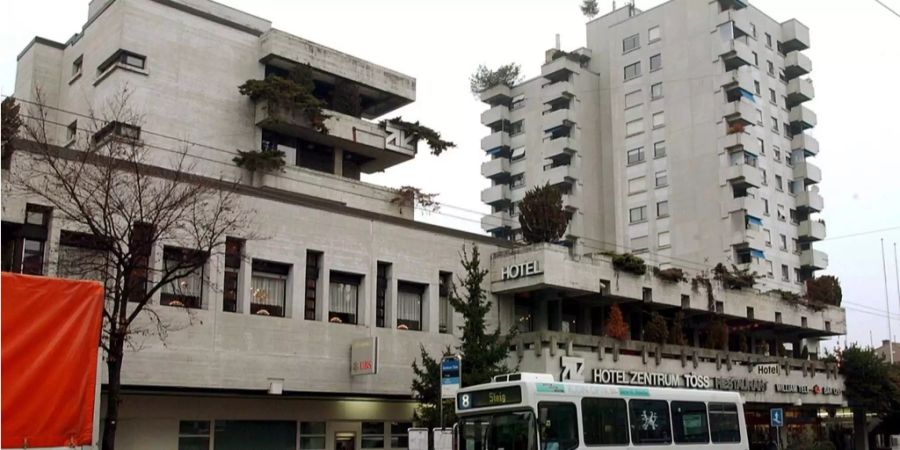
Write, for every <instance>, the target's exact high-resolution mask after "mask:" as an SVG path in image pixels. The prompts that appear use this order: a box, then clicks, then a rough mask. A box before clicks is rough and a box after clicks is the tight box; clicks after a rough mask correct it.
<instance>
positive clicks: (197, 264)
mask: <svg viewBox="0 0 900 450" xmlns="http://www.w3.org/2000/svg"><path fill="white" fill-rule="evenodd" d="M207 258H208V256H207V254H206V253H204V252H200V251H198V250H192V249H186V248H177V247H166V248H164V249H163V268H164V269H163V270H164V273H163V276H169V277H171V278H173V279H172V281H171V282H169V283H167V284H165V285H164V286H163V287H162V292H161V294H160V298H159V303H160V304H161V305H166V306H181V307H184V308H200V307H201V306H202V303H203V266H204V265H205V264H206V260H207Z"/></svg>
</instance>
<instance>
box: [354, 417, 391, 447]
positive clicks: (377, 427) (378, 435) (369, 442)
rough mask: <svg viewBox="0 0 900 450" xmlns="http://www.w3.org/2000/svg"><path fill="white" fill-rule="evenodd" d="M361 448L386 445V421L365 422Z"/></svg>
mask: <svg viewBox="0 0 900 450" xmlns="http://www.w3.org/2000/svg"><path fill="white" fill-rule="evenodd" d="M360 447H361V448H385V447H384V422H363V423H362V438H361V441H360Z"/></svg>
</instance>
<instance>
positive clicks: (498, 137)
mask: <svg viewBox="0 0 900 450" xmlns="http://www.w3.org/2000/svg"><path fill="white" fill-rule="evenodd" d="M504 148H509V133H507V132H505V131H498V132H496V133H493V134H489V135H487V136H485V137H483V138H482V139H481V149H482V150H484V151H485V152H487V153H491V154H493V153H498V152H500V151H501V150H502V149H504Z"/></svg>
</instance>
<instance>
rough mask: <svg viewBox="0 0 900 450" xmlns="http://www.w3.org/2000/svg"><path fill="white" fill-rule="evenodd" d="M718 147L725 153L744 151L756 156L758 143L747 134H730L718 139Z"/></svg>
mask: <svg viewBox="0 0 900 450" xmlns="http://www.w3.org/2000/svg"><path fill="white" fill-rule="evenodd" d="M719 146H720V148H722V149H724V150H725V151H727V152H737V151H742V150H743V151H745V152H749V153H752V154H754V155H757V154H758V153H759V142H758V141H757V140H756V138H755V137H753V136H751V135H750V134H748V133H731V134H726V135H725V136H723V137H720V138H719Z"/></svg>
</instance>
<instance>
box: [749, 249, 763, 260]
mask: <svg viewBox="0 0 900 450" xmlns="http://www.w3.org/2000/svg"><path fill="white" fill-rule="evenodd" d="M750 257H752V258H758V259H766V254H765V253H763V251H762V250H757V249H755V248H751V249H750Z"/></svg>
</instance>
